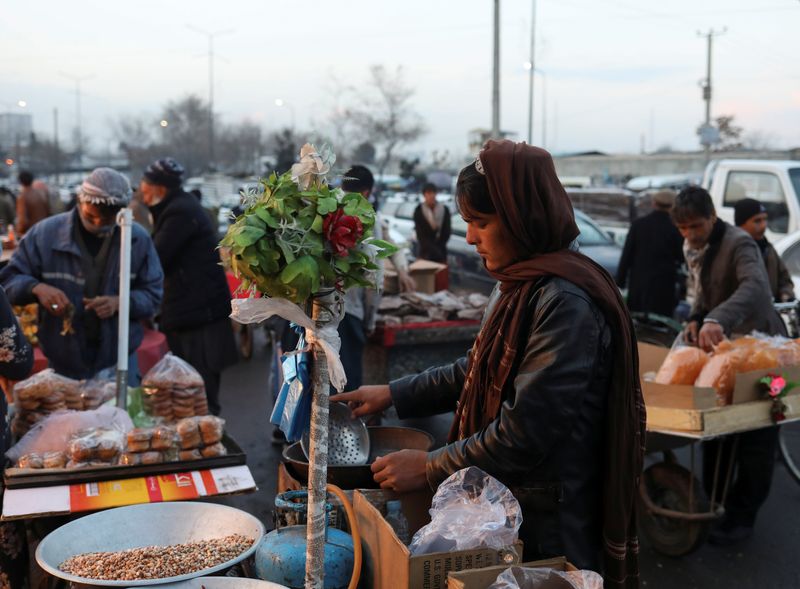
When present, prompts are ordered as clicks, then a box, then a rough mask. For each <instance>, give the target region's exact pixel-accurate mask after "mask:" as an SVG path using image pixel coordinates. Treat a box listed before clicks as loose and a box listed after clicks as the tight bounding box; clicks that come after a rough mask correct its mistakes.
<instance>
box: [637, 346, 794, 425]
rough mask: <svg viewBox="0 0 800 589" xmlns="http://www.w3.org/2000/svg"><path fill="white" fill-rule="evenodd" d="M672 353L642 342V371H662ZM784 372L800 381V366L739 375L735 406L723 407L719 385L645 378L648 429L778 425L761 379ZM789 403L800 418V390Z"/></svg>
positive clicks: (790, 410)
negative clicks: (761, 389)
mask: <svg viewBox="0 0 800 589" xmlns="http://www.w3.org/2000/svg"><path fill="white" fill-rule="evenodd" d="M668 353H669V348H662V347H659V346H654V345H651V344H646V343H639V370H640V372H641V374H645V373H647V372H657V371H658V369H659V368H660V367H661V364H662V363H663V361H664V358H666V357H667V354H668ZM775 372H780V373H781V374H782V375H784V376H785V377H786V379H787V380H793V381H798V380H800V367H797V366H793V367H787V368H780V369H771V370H755V371H753V372H747V373H743V374H737V375H736V385H735V387H734V389H733V404H731V405H727V406H725V407H718V406H717V395H716V392H715V391H714V389H712V388H705V387H695V386H690V385H663V384H658V383H655V382H648V381H646V380H644V379H643V380H642V394H643V395H644V402H645V405H646V406H647V428H648V430H652V431H665V430H666V431H678V432H680V431H685V432H695V433H697V434H701V435H709V436H710V435H722V434H727V433H733V432H737V431H746V430H751V429H758V428H760V427H765V426H768V425H771V424H772V418H771V415H770V409H771V407H772V401H770V400H769V399H761V396H760V393H759V389H758V381H759V379H761V378H763V377H764V376H766V375H768V374H770V373H775ZM784 402H785V403H786V406H787V408H788V411H787V414H786V417H787V419H798V418H800V390H795V391H793V392H791V393H789V394H788V395H787V396H786V398H785V400H784Z"/></svg>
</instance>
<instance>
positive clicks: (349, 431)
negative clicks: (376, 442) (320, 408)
mask: <svg viewBox="0 0 800 589" xmlns="http://www.w3.org/2000/svg"><path fill="white" fill-rule="evenodd" d="M300 446H301V447H302V448H303V452H304V453H305V455H306V458H309V453H310V452H311V444H310V434H309V432H308V430H306V432H305V433H304V434H303V437H302V439H301V440H300ZM369 446H370V443H369V433H368V431H367V426H366V425H365V424H364V422H363V421H361V419H359V418H358V417H356V418H353V417H351V414H350V408H349V407H348V406H347V405H345V404H344V403H331V405H330V417H329V418H328V464H330V465H332V466H346V465H359V464H366V463H367V461H368V460H369Z"/></svg>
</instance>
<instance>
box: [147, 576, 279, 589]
mask: <svg viewBox="0 0 800 589" xmlns="http://www.w3.org/2000/svg"><path fill="white" fill-rule="evenodd" d="M202 587H205V589H289V588H288V587H287V586H286V585H278V584H277V583H273V582H272V581H260V580H259V579H240V578H238V577H198V578H196V579H189V580H188V581H179V582H178V583H169V584H168V585H153V586H152V589H201V588H202ZM131 589H132V588H131Z"/></svg>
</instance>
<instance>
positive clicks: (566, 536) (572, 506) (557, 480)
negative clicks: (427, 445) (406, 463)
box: [390, 277, 612, 570]
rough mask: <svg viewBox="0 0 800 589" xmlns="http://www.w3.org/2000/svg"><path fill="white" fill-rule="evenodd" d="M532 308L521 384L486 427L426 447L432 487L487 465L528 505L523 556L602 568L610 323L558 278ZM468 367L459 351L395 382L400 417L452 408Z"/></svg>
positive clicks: (545, 284)
mask: <svg viewBox="0 0 800 589" xmlns="http://www.w3.org/2000/svg"><path fill="white" fill-rule="evenodd" d="M498 296H499V293H498V292H497V290H495V293H494V294H493V296H492V298H491V299H490V302H489V310H487V315H488V313H489V312H490V310H491V308H492V306H493V305H494V304H496V302H497V298H498ZM528 310H529V316H530V318H531V319H530V330H529V332H528V336H527V343H525V342H520V346H519V349H520V350H524V352H523V353H521V354H520V355H519V356H518V361H517V366H516V367H515V369H514V373H515V374H516V376H515V378H514V391H513V392H512V394H510V395H509V396H508V398H506V399H505V400H504V402H503V404H502V406H501V409H500V414H499V415H498V416H497V418H496V419H495V420H494V422H492V423H491V424H490V425H489V426H488V427H487V428H486V429H485V430H483V431H481V432H478V433H477V434H475V435H473V436H471V437H469V438H467V439H465V440H460V441H458V442H455V443H453V444H449V445H447V446H445V447H444V448H441V449H439V450H435V451H433V452H431V453H429V454H428V461H427V477H428V482H429V484H430V485H431V487H432V488H434V489H435V488H436V487H437V486H438V485H439V484H440V483H441V482H442V481H443V480H444V479H446V478H447V477H448V476H450V475H451V474H452V473H454V472H456V471H457V470H460V469H462V468H465V467H467V466H471V465H474V466H478V467H480V468H481V469H483V470H484V471H486V472H487V473H489V474H491V475H492V476H494V477H495V478H497V479H499V480H500V481H502V482H503V483H504V484H505V485H507V486H508V487H509V488H510V489H511V490H512V492H513V493H514V494H515V496H516V497H517V499H518V500H519V501H520V504H521V505H522V509H523V517H524V522H523V526H522V530H521V531H520V537H521V539H522V540H523V541H524V542H525V559H526V560H527V559H531V558H540V557H541V558H548V557H552V556H560V555H566V556H567V558H568V559H569V560H570V561H571V562H572V563H573V564H575V565H576V566H578V567H579V568H587V569H593V570H598V566H599V556H600V549H601V540H602V537H601V501H602V469H603V464H602V455H603V445H604V430H605V415H606V398H607V395H608V389H609V384H610V378H611V367H612V336H611V330H610V329H609V327H608V325H607V323H606V320H605V318H604V316H603V315H602V314H601V312H600V310H599V309H598V307H597V306H596V305H595V304H594V303H593V302H592V300H591V299H590V297H589V296H588V295H587V294H586V293H585V292H584V291H582V290H581V289H580V288H578V287H577V286H575V285H574V284H572V283H570V282H568V281H566V280H563V279H560V278H555V277H547V278H543V279H540V280H539V283H538V285H537V288H536V289H535V290H534V293H533V296H532V298H531V300H530V301H529V309H528ZM466 366H467V359H466V358H461V359H460V360H458V361H456V362H454V363H453V364H450V365H449V366H442V367H439V368H432V369H429V370H427V371H425V372H423V373H422V374H419V375H414V376H407V377H404V378H401V379H399V380H395V381H393V382H392V383H391V384H390V388H391V392H392V399H393V401H394V405H395V407H396V408H397V412H398V414H399V416H400V417H401V418H406V417H414V416H416V417H419V416H425V415H434V414H437V413H444V412H446V411H452V410H453V409H454V407H455V406H456V403H457V401H458V398H459V395H460V393H461V388H462V386H463V384H464V376H465V370H466Z"/></svg>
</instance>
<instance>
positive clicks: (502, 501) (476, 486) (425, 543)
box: [408, 466, 522, 555]
mask: <svg viewBox="0 0 800 589" xmlns="http://www.w3.org/2000/svg"><path fill="white" fill-rule="evenodd" d="M430 514H431V521H430V523H429V524H427V525H426V526H424V527H422V528H420V529H419V530H418V531H417V533H416V534H414V538H413V539H412V540H411V544H410V545H409V547H408V549H409V551H410V552H411V554H412V555H418V554H429V553H432V552H450V551H453V550H471V549H474V548H484V547H485V548H495V549H498V550H499V549H501V548H503V547H505V546H509V545H511V544H513V543H514V542H516V541H517V539H518V537H519V528H520V526H521V525H522V509H521V508H520V505H519V502H518V501H517V499H516V498H515V497H514V495H513V494H512V493H511V491H509V490H508V487H506V486H505V485H504V484H503V483H501V482H500V481H498V480H497V479H495V478H494V477H492V476H490V475H488V474H486V473H485V472H483V471H482V470H481V469H480V468H477V467H475V466H470V467H468V468H464V469H462V470H459V471H457V472H455V473H453V474H452V475H451V476H450V477H448V478H447V480H445V481H444V482H443V483H442V484H441V485H439V488H438V489H437V490H436V494H435V495H434V496H433V502H432V504H431V509H430Z"/></svg>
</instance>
